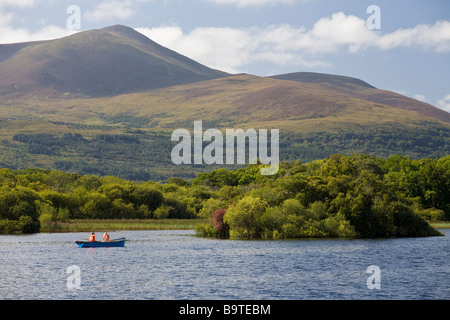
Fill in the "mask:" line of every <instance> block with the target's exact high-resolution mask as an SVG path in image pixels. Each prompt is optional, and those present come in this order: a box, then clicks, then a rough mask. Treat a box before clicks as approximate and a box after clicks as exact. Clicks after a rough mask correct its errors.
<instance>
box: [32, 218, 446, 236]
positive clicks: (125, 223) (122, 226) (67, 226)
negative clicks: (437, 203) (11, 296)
mask: <svg viewBox="0 0 450 320" xmlns="http://www.w3.org/2000/svg"><path fill="white" fill-rule="evenodd" d="M208 222H209V219H95V220H87V219H86V220H71V221H70V222H57V223H52V224H48V223H45V224H43V225H42V226H41V232H48V233H53V232H102V231H120V230H194V229H195V227H196V226H197V225H198V224H201V223H208ZM430 225H431V226H432V227H433V228H435V229H450V221H433V222H430Z"/></svg>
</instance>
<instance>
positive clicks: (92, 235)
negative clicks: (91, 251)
mask: <svg viewBox="0 0 450 320" xmlns="http://www.w3.org/2000/svg"><path fill="white" fill-rule="evenodd" d="M89 242H95V232H92V233H91V236H90V237H89Z"/></svg>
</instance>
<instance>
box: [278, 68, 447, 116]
mask: <svg viewBox="0 0 450 320" xmlns="http://www.w3.org/2000/svg"><path fill="white" fill-rule="evenodd" d="M270 78H273V79H281V80H289V81H297V82H305V83H314V84H320V85H322V86H324V87H327V88H330V89H334V90H337V91H340V92H344V93H346V94H348V95H350V96H352V97H356V98H360V99H364V100H368V101H372V102H376V103H380V104H384V105H390V106H393V107H396V108H400V109H405V110H411V111H416V112H418V113H420V114H422V115H424V116H428V117H432V118H436V119H440V120H441V121H444V122H447V123H450V113H448V112H446V111H444V110H441V109H439V108H437V107H435V106H432V105H430V104H427V103H424V102H421V101H418V100H415V99H412V98H408V97H406V96H403V95H401V94H398V93H395V92H391V91H387V90H380V89H377V88H375V87H373V86H371V85H370V84H368V83H366V82H364V81H362V80H360V79H355V78H351V77H345V76H338V75H331V74H324V73H313V72H295V73H288V74H282V75H275V76H271V77H270Z"/></svg>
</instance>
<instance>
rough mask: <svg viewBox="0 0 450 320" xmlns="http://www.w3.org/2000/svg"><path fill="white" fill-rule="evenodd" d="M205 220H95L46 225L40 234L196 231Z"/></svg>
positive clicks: (42, 227) (43, 225)
mask: <svg viewBox="0 0 450 320" xmlns="http://www.w3.org/2000/svg"><path fill="white" fill-rule="evenodd" d="M208 221H209V220H205V219H95V220H87V219H86V220H71V221H69V222H57V223H44V224H42V226H41V231H40V232H48V233H54V232H104V231H120V230H194V229H195V227H196V226H197V225H198V224H199V223H205V222H208Z"/></svg>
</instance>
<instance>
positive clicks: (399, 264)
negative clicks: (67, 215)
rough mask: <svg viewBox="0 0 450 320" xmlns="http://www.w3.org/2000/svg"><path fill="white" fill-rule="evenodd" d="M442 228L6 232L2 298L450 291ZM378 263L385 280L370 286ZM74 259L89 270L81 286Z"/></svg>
mask: <svg viewBox="0 0 450 320" xmlns="http://www.w3.org/2000/svg"><path fill="white" fill-rule="evenodd" d="M441 231H442V232H444V233H447V235H446V236H445V237H429V238H406V239H379V240H335V239H333V240H329V239H327V240H292V241H238V240H215V239H204V238H199V237H196V236H195V235H194V232H193V231H122V232H111V233H110V234H111V238H118V237H126V238H127V239H130V241H128V242H127V243H126V245H125V247H123V248H79V247H78V246H77V245H76V244H75V241H76V240H80V239H81V238H86V237H87V236H88V234H87V233H63V234H46V233H41V234H35V235H27V236H23V235H20V236H19V235H17V236H0V299H27V300H31V299H32V300H35V299H51V300H60V299H99V300H109V299H127V300H131V299H139V300H141V299H177V300H178V299H207V300H215V299H258V300H259V299H272V300H278V299H288V300H293V299H295V300H299V299H352V300H355V299H408V300H409V299H449V298H450V265H449V262H450V259H449V258H450V235H449V233H450V232H449V231H448V230H441ZM371 265H376V266H378V267H379V268H380V274H379V275H380V277H379V278H378V280H379V282H378V283H379V284H380V289H369V288H368V285H367V280H368V278H369V277H370V276H371V274H370V273H367V268H368V267H369V266H371ZM70 266H76V267H77V268H79V271H80V273H79V279H80V282H79V283H78V285H76V286H74V285H73V284H74V283H75V282H70V281H69V284H68V281H67V280H68V279H69V278H70V277H73V276H75V274H73V273H67V268H68V267H70ZM374 283H375V282H374ZM71 284H72V285H71Z"/></svg>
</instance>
